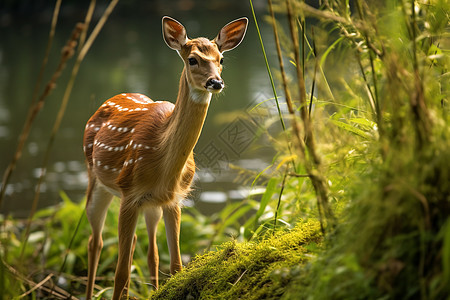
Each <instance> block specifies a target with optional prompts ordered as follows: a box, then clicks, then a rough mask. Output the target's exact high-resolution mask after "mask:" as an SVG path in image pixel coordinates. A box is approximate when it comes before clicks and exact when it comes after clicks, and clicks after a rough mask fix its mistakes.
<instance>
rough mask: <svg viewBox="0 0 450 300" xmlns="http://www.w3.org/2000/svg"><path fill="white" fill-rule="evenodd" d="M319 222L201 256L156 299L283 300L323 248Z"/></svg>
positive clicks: (224, 247)
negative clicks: (293, 280) (293, 283)
mask: <svg viewBox="0 0 450 300" xmlns="http://www.w3.org/2000/svg"><path fill="white" fill-rule="evenodd" d="M321 241H322V236H321V233H320V224H319V222H317V221H308V222H303V223H299V224H298V225H297V226H296V227H295V228H294V229H292V230H290V231H289V232H283V233H277V234H274V235H272V236H270V237H268V238H266V239H263V240H260V241H253V242H245V243H237V242H228V243H225V244H223V245H222V246H220V248H219V249H218V250H217V251H214V252H208V253H206V254H204V255H201V256H197V257H196V258H195V259H194V260H193V261H192V262H191V263H190V264H189V265H188V266H187V267H186V268H185V269H183V271H181V272H180V273H178V274H176V275H175V276H173V277H172V278H171V279H170V280H168V281H167V282H166V283H165V284H164V285H163V286H162V287H161V288H160V289H159V290H158V291H156V292H155V293H154V294H153V295H152V298H151V299H277V298H279V297H281V296H282V295H283V293H284V291H285V288H286V286H287V285H288V284H289V282H290V281H291V279H293V278H294V277H295V276H296V275H298V273H299V272H301V269H300V266H301V265H303V264H305V263H306V262H308V261H309V260H310V259H311V258H313V257H314V256H315V255H314V253H315V251H317V249H318V247H320V245H321Z"/></svg>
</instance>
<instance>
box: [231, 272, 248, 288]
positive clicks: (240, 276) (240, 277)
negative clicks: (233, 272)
mask: <svg viewBox="0 0 450 300" xmlns="http://www.w3.org/2000/svg"><path fill="white" fill-rule="evenodd" d="M247 271H248V269H245V271H244V272H242V274H241V275H239V277H238V279H236V281H235V282H234V283H233V286H235V285H236V284H237V283H238V282H239V281H241V279H242V277H243V276H244V274H245V273H247Z"/></svg>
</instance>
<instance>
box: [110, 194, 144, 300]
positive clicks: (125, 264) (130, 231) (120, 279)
mask: <svg viewBox="0 0 450 300" xmlns="http://www.w3.org/2000/svg"><path fill="white" fill-rule="evenodd" d="M137 217H138V210H137V208H134V207H130V205H127V202H126V201H125V199H124V200H123V202H122V204H121V206H120V213H119V259H118V261H117V267H116V275H115V280H114V294H113V299H114V300H118V299H121V297H126V296H127V294H128V291H125V289H126V286H127V284H128V281H129V280H130V261H131V258H132V251H133V249H132V248H133V240H134V232H135V230H136V223H137Z"/></svg>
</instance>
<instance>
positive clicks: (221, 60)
mask: <svg viewBox="0 0 450 300" xmlns="http://www.w3.org/2000/svg"><path fill="white" fill-rule="evenodd" d="M220 64H221V65H222V64H223V57H222V58H221V59H220Z"/></svg>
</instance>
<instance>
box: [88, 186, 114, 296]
mask: <svg viewBox="0 0 450 300" xmlns="http://www.w3.org/2000/svg"><path fill="white" fill-rule="evenodd" d="M112 198H113V195H112V194H111V193H109V192H108V191H107V190H106V189H105V188H104V187H102V186H101V185H100V184H99V183H98V182H96V179H95V178H89V186H88V190H87V201H86V215H87V219H88V221H89V224H90V225H91V228H92V234H91V236H90V237H89V244H88V283H87V287H86V299H91V297H92V293H93V291H94V283H95V275H96V273H97V266H98V262H99V259H100V253H101V251H102V248H103V239H102V231H103V225H104V223H105V218H106V213H107V211H108V207H109V205H110V203H111V200H112Z"/></svg>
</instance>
